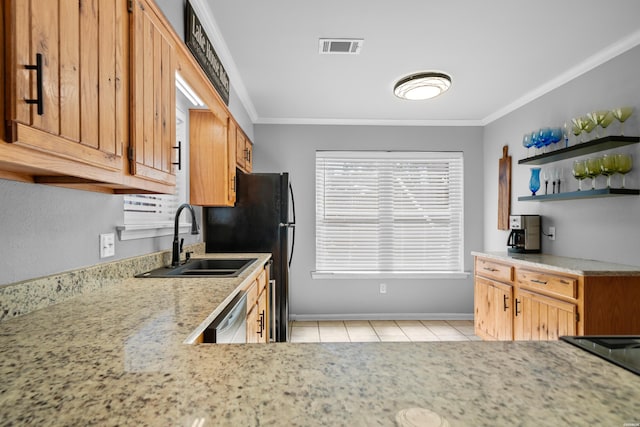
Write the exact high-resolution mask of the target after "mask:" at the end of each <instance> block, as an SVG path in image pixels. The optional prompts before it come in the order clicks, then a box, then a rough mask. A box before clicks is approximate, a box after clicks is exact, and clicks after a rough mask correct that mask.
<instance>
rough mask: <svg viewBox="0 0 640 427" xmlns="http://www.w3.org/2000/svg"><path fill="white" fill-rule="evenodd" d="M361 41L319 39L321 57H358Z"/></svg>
mask: <svg viewBox="0 0 640 427" xmlns="http://www.w3.org/2000/svg"><path fill="white" fill-rule="evenodd" d="M363 42H364V40H363V39H320V54H321V55H334V54H335V55H358V54H359V53H360V50H361V49H362V43H363Z"/></svg>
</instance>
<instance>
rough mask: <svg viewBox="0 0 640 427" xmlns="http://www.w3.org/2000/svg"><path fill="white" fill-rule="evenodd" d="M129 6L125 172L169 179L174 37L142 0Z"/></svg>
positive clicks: (172, 151)
mask: <svg viewBox="0 0 640 427" xmlns="http://www.w3.org/2000/svg"><path fill="white" fill-rule="evenodd" d="M131 12H132V17H131V36H130V38H131V80H132V81H131V83H132V84H131V91H132V93H131V98H132V103H131V106H132V107H131V143H130V150H129V161H130V168H131V174H132V175H135V176H136V177H138V178H143V179H147V180H150V181H155V182H159V183H163V184H168V185H175V173H174V172H173V165H172V163H174V160H173V159H174V158H177V157H178V155H177V153H176V152H175V150H176V149H175V148H174V147H175V134H176V132H175V129H176V116H175V108H176V90H175V89H176V88H175V71H176V55H175V42H174V39H173V38H172V35H171V33H170V29H169V28H167V27H166V24H165V23H164V22H163V21H162V20H160V18H159V17H158V15H157V14H156V13H155V11H154V10H153V9H152V8H151V7H150V5H149V3H148V2H147V1H145V0H133V2H132V10H131ZM182 157H186V156H182Z"/></svg>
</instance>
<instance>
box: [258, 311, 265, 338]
mask: <svg viewBox="0 0 640 427" xmlns="http://www.w3.org/2000/svg"><path fill="white" fill-rule="evenodd" d="M264 315H265V313H264V310H262V313H260V318H259V319H258V325H259V327H260V330H259V331H258V335H260V338H262V332H263V331H264Z"/></svg>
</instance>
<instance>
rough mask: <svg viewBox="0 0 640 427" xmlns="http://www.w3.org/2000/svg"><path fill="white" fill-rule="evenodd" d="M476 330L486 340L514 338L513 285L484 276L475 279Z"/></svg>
mask: <svg viewBox="0 0 640 427" xmlns="http://www.w3.org/2000/svg"><path fill="white" fill-rule="evenodd" d="M474 298H475V316H474V319H475V330H476V335H478V336H480V337H481V338H483V339H486V340H510V339H512V338H513V328H512V324H513V322H512V314H511V310H512V307H513V286H511V285H508V284H504V283H500V282H496V281H494V280H489V279H485V278H482V277H478V278H476V281H475V293H474Z"/></svg>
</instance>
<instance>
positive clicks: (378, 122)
mask: <svg viewBox="0 0 640 427" xmlns="http://www.w3.org/2000/svg"><path fill="white" fill-rule="evenodd" d="M254 123H255V124H269V125H273V124H275V125H346V126H482V122H481V121H480V120H392V119H306V118H302V119H301V118H265V117H262V118H259V119H258V120H257V121H255V122H254Z"/></svg>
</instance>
